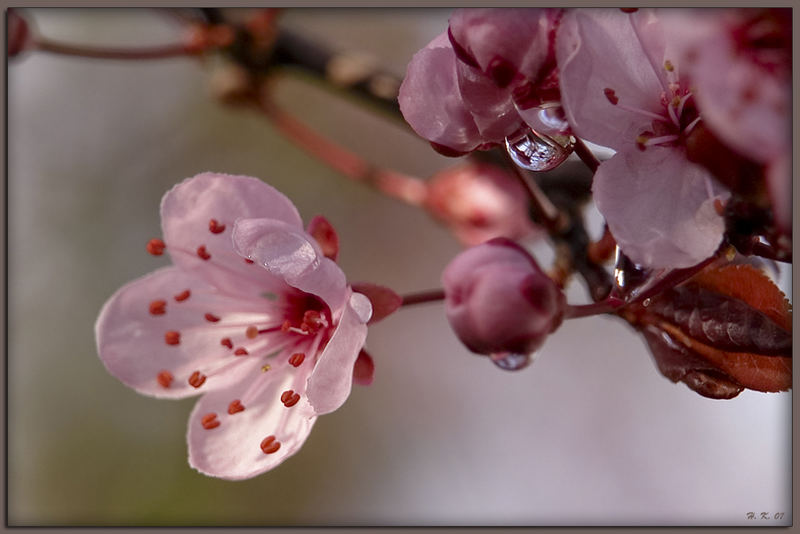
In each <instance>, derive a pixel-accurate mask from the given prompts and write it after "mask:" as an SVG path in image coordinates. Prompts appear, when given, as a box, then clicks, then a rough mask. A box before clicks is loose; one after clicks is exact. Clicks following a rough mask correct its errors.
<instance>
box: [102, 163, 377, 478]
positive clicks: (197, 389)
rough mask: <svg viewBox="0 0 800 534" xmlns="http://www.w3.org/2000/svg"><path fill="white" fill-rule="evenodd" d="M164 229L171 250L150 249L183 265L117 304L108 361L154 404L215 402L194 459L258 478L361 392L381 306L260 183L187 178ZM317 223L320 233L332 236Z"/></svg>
mask: <svg viewBox="0 0 800 534" xmlns="http://www.w3.org/2000/svg"><path fill="white" fill-rule="evenodd" d="M161 221H162V228H163V234H164V241H161V240H158V239H156V240H153V241H151V242H150V244H149V245H148V250H149V251H150V252H151V253H153V254H157V255H160V254H161V253H163V251H164V250H165V249H166V251H167V252H169V254H170V257H171V259H172V262H173V265H172V266H169V267H165V268H162V269H159V270H157V271H155V272H153V273H150V274H148V275H146V276H144V277H142V278H140V279H138V280H134V281H133V282H130V283H129V284H127V285H125V286H123V287H122V288H121V289H119V290H118V291H117V292H116V293H115V294H114V295H113V296H112V297H111V298H110V299H109V300H108V302H106V304H105V306H104V307H103V309H102V311H101V313H100V316H99V318H98V320H97V324H96V327H95V332H96V338H97V346H98V352H99V354H100V358H101V360H102V361H103V363H104V364H105V366H106V368H107V369H108V370H109V372H110V373H111V374H112V375H114V376H115V377H117V378H118V379H120V380H121V381H122V382H123V383H125V384H126V385H128V386H130V387H132V388H134V389H135V390H137V391H138V392H140V393H143V394H145V395H150V396H155V397H165V398H183V397H187V396H191V395H196V394H198V393H204V395H203V396H202V398H201V399H200V400H199V401H198V402H197V404H196V405H195V408H194V410H193V411H192V414H191V416H190V419H189V430H188V443H189V463H190V464H191V465H192V467H194V468H195V469H197V470H198V471H200V472H202V473H204V474H207V475H211V476H216V477H221V478H227V479H243V478H249V477H252V476H255V475H258V474H260V473H263V472H265V471H267V470H269V469H272V468H273V467H275V466H277V465H278V464H280V463H281V462H282V461H283V460H285V459H286V458H288V457H289V456H291V455H293V454H294V453H296V452H297V451H298V450H299V449H300V447H301V446H302V444H303V442H304V441H305V439H306V438H307V436H308V434H309V432H310V431H311V428H312V426H313V425H314V422H315V420H316V416H317V415H321V414H325V413H328V412H331V411H333V410H336V409H337V408H338V407H339V406H341V405H342V403H343V402H344V401H345V399H346V398H347V396H348V395H349V393H350V388H351V384H352V380H353V372H354V364H355V362H356V359H357V357H358V355H359V352H360V350H361V348H362V346H363V344H364V340H365V338H366V334H367V326H366V322H367V321H368V320H369V319H370V315H371V312H372V309H371V305H370V302H369V300H368V299H367V297H365V296H364V295H361V294H359V293H354V292H353V291H352V290H351V289H350V287H349V286H348V285H347V282H346V280H345V276H344V274H343V273H342V271H341V270H340V269H339V267H338V266H337V265H336V264H335V263H334V262H333V261H332V260H331V259H329V258H328V257H326V254H325V253H324V252H323V250H324V249H323V248H321V246H320V244H318V243H317V241H316V240H315V239H314V238H313V237H312V236H311V235H309V233H307V232H306V231H304V230H303V227H302V221H301V219H300V216H299V214H298V212H297V210H296V208H295V207H294V205H292V203H291V202H290V201H289V200H288V199H287V198H286V197H285V196H283V195H282V194H281V193H279V192H278V191H277V190H275V189H274V188H272V187H270V186H269V185H267V184H265V183H263V182H261V181H260V180H257V179H255V178H250V177H246V176H230V175H223V174H212V173H205V174H200V175H198V176H195V177H194V178H190V179H187V180H185V181H184V182H182V183H180V184H178V185H177V186H175V187H174V188H173V189H172V190H171V191H169V192H168V193H167V194H166V195H165V196H164V198H163V200H162V203H161ZM315 221H316V222H315V223H314V225H313V226H314V228H312V231H315V233H317V234H319V233H320V229H323V230H324V232H322V234H324V235H330V233H329V232H328V230H329V224H324V223H321V222H320V221H319V220H317V219H315ZM333 241H335V240H333ZM333 241H332V240H328V242H327V243H326V246H327V247H328V248H330V246H331V243H332V242H333ZM328 252H334V255H335V251H331V250H329V251H328ZM362 374H363V373H362Z"/></svg>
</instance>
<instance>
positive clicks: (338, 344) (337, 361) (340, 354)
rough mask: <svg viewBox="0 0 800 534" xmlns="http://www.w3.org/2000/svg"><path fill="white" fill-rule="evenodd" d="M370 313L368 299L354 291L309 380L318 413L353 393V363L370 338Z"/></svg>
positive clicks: (309, 394) (309, 387)
mask: <svg viewBox="0 0 800 534" xmlns="http://www.w3.org/2000/svg"><path fill="white" fill-rule="evenodd" d="M370 314H371V306H370V304H369V299H367V297H365V296H364V295H361V294H360V293H353V294H352V295H351V297H350V302H349V304H348V305H347V306H345V307H344V311H343V312H342V317H341V319H340V320H339V324H338V326H337V327H336V331H335V332H334V333H333V337H331V339H330V341H329V342H328V345H327V346H326V347H325V350H323V351H322V354H321V355H320V357H319V360H318V361H317V365H316V367H315V368H314V371H313V372H312V373H311V377H310V378H309V379H308V400H309V402H310V403H311V406H312V407H313V408H314V411H315V412H316V413H317V415H322V414H325V413H329V412H332V411H334V410H336V409H337V408H339V407H340V406H341V405H342V404H344V401H345V400H347V397H348V396H349V395H350V389H351V388H352V383H353V366H354V365H355V362H356V358H357V357H358V353H359V351H360V350H361V347H362V346H363V345H364V340H366V338H367V325H366V324H365V323H366V322H367V321H368V320H369V316H370Z"/></svg>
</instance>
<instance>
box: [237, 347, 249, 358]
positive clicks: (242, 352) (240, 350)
mask: <svg viewBox="0 0 800 534" xmlns="http://www.w3.org/2000/svg"><path fill="white" fill-rule="evenodd" d="M233 353H234V354H235V355H236V356H247V355H248V354H249V353H248V352H247V349H246V348H244V347H239V348H238V349H236V350H235V351H233Z"/></svg>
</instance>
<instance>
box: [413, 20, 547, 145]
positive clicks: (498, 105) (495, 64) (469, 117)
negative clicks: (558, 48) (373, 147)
mask: <svg viewBox="0 0 800 534" xmlns="http://www.w3.org/2000/svg"><path fill="white" fill-rule="evenodd" d="M560 17H561V10H552V9H462V10H457V11H456V12H454V14H453V16H452V17H451V19H450V26H449V29H448V31H446V32H443V33H442V34H440V35H439V36H437V37H436V38H434V39H433V40H432V41H431V42H430V43H428V45H427V46H426V47H425V48H423V49H422V50H420V51H419V52H417V54H415V55H414V57H413V58H412V60H411V62H410V63H409V65H408V69H407V72H406V77H405V79H404V80H403V84H402V85H401V86H400V94H399V102H400V110H401V111H402V112H403V116H404V117H405V119H406V121H407V122H408V123H409V124H410V125H411V127H412V128H413V129H414V131H416V132H417V133H418V134H419V135H420V136H422V137H424V138H425V139H428V140H429V141H430V142H431V143H432V144H433V145H434V148H436V149H437V150H439V151H440V152H443V153H445V154H447V155H460V154H463V153H467V152H470V151H472V150H475V149H477V148H486V147H488V146H493V145H494V144H497V143H503V142H504V140H505V138H506V137H508V136H510V135H512V134H514V133H515V132H517V131H519V130H520V129H521V128H523V127H526V128H527V124H526V122H525V120H524V119H523V116H522V115H521V114H520V112H521V110H529V109H531V108H534V107H535V106H538V105H539V104H541V103H542V101H543V100H545V99H549V100H556V101H557V99H558V96H557V95H558V85H557V82H556V77H555V72H554V71H555V61H554V59H555V55H554V44H553V43H554V36H555V28H556V27H557V25H558V21H559V19H560ZM526 117H531V120H538V119H536V117H538V115H537V114H536V113H532V112H530V111H528V114H527V115H526ZM536 126H537V127H540V128H541V127H543V125H542V124H541V123H539V122H536ZM544 133H548V132H544Z"/></svg>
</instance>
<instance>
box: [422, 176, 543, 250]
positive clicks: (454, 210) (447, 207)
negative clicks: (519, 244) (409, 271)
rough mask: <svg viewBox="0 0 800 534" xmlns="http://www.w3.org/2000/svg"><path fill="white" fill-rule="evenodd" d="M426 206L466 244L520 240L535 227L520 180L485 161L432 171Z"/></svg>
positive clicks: (532, 231)
mask: <svg viewBox="0 0 800 534" xmlns="http://www.w3.org/2000/svg"><path fill="white" fill-rule="evenodd" d="M425 206H426V208H427V209H428V211H430V212H431V213H432V214H433V215H434V216H435V217H437V218H439V219H441V220H442V221H443V222H444V223H445V224H446V225H447V226H448V227H450V229H451V230H452V231H453V233H454V234H455V235H456V237H457V238H458V240H459V241H461V242H462V243H463V244H465V245H467V246H473V245H478V244H480V243H483V242H484V241H488V240H489V239H492V238H495V237H508V238H510V239H521V238H523V237H526V236H529V235H531V234H532V233H535V232H536V230H537V227H536V226H535V225H534V224H533V222H531V219H530V216H529V215H528V202H527V196H526V192H525V189H524V188H523V186H522V185H521V184H520V183H519V180H517V179H516V178H515V177H514V176H513V175H512V174H511V173H509V172H508V171H506V170H504V169H501V168H500V167H497V166H495V165H489V164H486V163H474V162H467V163H465V164H463V165H457V166H455V167H450V168H447V169H445V170H443V171H440V172H438V173H437V174H435V175H434V176H433V177H432V178H431V179H430V180H429V182H428V196H427V199H426V202H425Z"/></svg>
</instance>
